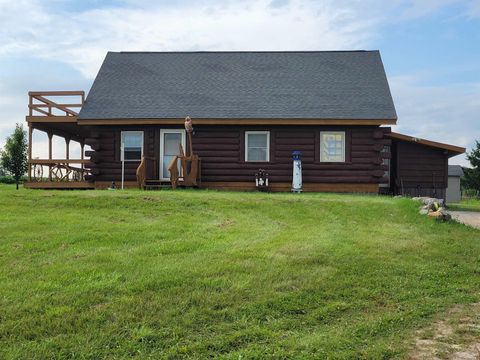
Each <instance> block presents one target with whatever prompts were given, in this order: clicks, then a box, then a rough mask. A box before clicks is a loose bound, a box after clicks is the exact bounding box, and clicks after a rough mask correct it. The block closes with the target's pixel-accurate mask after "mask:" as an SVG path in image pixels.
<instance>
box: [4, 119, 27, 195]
mask: <svg viewBox="0 0 480 360" xmlns="http://www.w3.org/2000/svg"><path fill="white" fill-rule="evenodd" d="M27 147H28V144H27V132H26V131H25V130H23V126H22V125H20V124H17V126H16V127H15V131H14V132H13V134H12V135H11V136H9V137H8V138H7V142H6V144H5V149H4V150H3V151H1V152H0V163H1V165H2V167H3V168H4V169H5V170H7V171H8V172H9V173H10V174H12V175H13V177H14V178H15V184H16V185H17V190H18V184H19V183H20V179H21V178H22V176H23V175H24V174H25V172H26V171H27V168H28V162H27Z"/></svg>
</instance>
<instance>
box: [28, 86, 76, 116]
mask: <svg viewBox="0 0 480 360" xmlns="http://www.w3.org/2000/svg"><path fill="white" fill-rule="evenodd" d="M28 97H29V102H28V110H29V116H67V117H73V116H77V115H78V111H77V110H78V109H79V108H81V107H82V106H83V103H84V102H85V92H84V91H30V92H29V93H28ZM53 99H56V100H53Z"/></svg>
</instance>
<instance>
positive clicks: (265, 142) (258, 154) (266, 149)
mask: <svg viewBox="0 0 480 360" xmlns="http://www.w3.org/2000/svg"><path fill="white" fill-rule="evenodd" d="M245 161H258V162H268V161H270V132H269V131H246V132H245Z"/></svg>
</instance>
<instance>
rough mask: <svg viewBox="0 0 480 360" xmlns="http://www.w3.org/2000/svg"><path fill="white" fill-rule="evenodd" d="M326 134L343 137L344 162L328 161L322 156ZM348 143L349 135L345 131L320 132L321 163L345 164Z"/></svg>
mask: <svg viewBox="0 0 480 360" xmlns="http://www.w3.org/2000/svg"><path fill="white" fill-rule="evenodd" d="M324 134H331V135H343V157H342V160H326V159H324V158H323V156H322V153H323V152H322V141H323V135H324ZM346 142H347V134H346V132H345V131H320V162H322V163H344V162H345V161H346V160H345V159H346V152H347V148H346Z"/></svg>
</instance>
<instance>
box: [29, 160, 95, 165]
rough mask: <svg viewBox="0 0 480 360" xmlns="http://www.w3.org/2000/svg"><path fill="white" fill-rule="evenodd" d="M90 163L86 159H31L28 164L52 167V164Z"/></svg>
mask: <svg viewBox="0 0 480 360" xmlns="http://www.w3.org/2000/svg"><path fill="white" fill-rule="evenodd" d="M88 162H90V160H88V159H31V160H28V163H29V164H37V165H54V164H86V163H88Z"/></svg>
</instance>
